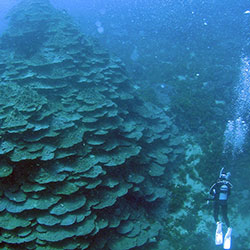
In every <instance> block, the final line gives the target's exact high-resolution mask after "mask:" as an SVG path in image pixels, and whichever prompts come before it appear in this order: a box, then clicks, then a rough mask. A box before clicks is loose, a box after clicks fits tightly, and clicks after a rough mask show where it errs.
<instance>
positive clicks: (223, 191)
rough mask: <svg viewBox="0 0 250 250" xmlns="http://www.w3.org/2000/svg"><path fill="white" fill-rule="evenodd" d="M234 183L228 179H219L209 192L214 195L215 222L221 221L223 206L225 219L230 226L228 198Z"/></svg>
mask: <svg viewBox="0 0 250 250" xmlns="http://www.w3.org/2000/svg"><path fill="white" fill-rule="evenodd" d="M232 187H233V186H232V184H231V183H230V182H229V181H227V180H218V181H217V182H216V183H214V184H213V185H212V186H211V188H210V190H209V193H210V195H212V196H213V200H214V220H215V222H218V221H219V210H220V208H221V213H222V216H223V219H224V221H225V223H226V225H227V226H228V227H230V223H229V220H228V217H227V199H228V196H229V195H230V193H231V188H232Z"/></svg>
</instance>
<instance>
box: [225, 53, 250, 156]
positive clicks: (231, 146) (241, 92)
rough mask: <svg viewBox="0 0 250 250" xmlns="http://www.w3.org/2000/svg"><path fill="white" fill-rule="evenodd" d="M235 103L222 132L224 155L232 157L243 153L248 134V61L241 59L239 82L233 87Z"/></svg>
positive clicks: (249, 109)
mask: <svg viewBox="0 0 250 250" xmlns="http://www.w3.org/2000/svg"><path fill="white" fill-rule="evenodd" d="M235 92H236V97H237V99H236V102H235V107H234V109H235V112H234V119H233V120H229V121H228V122H227V125H226V130H225V132H224V153H229V152H230V153H231V154H232V155H233V157H235V156H236V155H237V154H239V153H242V152H243V151H244V144H245V141H246V136H247V133H248V130H249V128H248V123H249V120H250V119H249V114H250V59H249V58H248V57H242V58H241V71H240V77H239V81H238V82H237V85H236V87H235Z"/></svg>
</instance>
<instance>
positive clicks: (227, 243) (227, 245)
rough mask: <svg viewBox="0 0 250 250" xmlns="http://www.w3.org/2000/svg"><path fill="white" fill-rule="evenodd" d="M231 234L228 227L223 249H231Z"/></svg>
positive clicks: (230, 229)
mask: <svg viewBox="0 0 250 250" xmlns="http://www.w3.org/2000/svg"><path fill="white" fill-rule="evenodd" d="M231 234H232V228H231V227H229V228H228V229H227V233H226V235H225V238H224V249H230V248H231Z"/></svg>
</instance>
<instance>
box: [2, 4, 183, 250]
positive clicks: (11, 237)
mask: <svg viewBox="0 0 250 250" xmlns="http://www.w3.org/2000/svg"><path fill="white" fill-rule="evenodd" d="M9 19H10V26H9V28H8V29H7V31H6V32H5V34H3V36H2V37H1V40H0V52H1V53H0V80H1V83H0V84H1V88H0V95H1V100H0V110H1V115H0V124H1V132H0V155H1V158H2V167H1V170H0V177H1V179H0V185H1V187H2V188H1V202H0V228H1V236H0V241H1V248H4V249H6V250H7V249H20V248H21V249H36V250H45V249H50V250H52V249H110V250H116V249H117V250H118V249H119V250H120V249H124V250H125V249H140V247H143V249H145V248H147V249H150V248H151V246H152V245H154V246H155V245H157V244H161V245H162V247H164V244H165V241H161V240H160V239H159V238H158V237H159V236H160V232H161V230H162V229H163V226H162V225H161V224H160V222H159V221H157V220H156V219H154V218H153V217H150V216H149V214H148V213H147V211H146V208H145V206H146V204H149V203H152V204H153V203H155V202H156V201H157V200H159V199H165V198H166V196H167V193H168V190H167V186H166V183H165V182H164V180H165V176H166V175H167V176H168V175H170V171H169V170H170V169H172V168H174V167H175V163H176V158H177V157H178V156H179V155H180V154H181V153H182V152H183V147H182V139H181V137H180V136H179V132H178V129H177V127H176V126H175V125H174V123H173V121H172V119H171V118H170V117H169V116H167V115H166V113H165V112H164V111H163V110H162V109H161V108H159V107H157V106H156V105H154V104H152V103H150V102H145V101H143V100H142V99H140V97H138V96H136V94H135V92H134V90H133V88H132V87H131V85H132V84H131V81H130V79H129V78H128V76H127V73H126V70H125V68H124V65H123V64H122V62H121V60H120V59H118V58H116V57H111V56H110V55H109V54H108V53H107V52H106V51H104V50H103V49H101V48H100V47H99V46H98V45H96V44H95V43H94V42H93V41H92V40H91V39H88V38H86V37H85V36H84V35H83V34H81V32H79V30H78V28H77V27H76V26H75V25H74V24H73V23H72V21H71V19H70V18H69V17H68V16H67V15H65V14H64V13H61V12H59V11H57V10H55V9H54V8H53V7H52V6H51V5H50V4H49V1H44V0H32V1H30V0H24V1H21V2H20V4H18V5H17V6H16V7H15V8H14V9H13V11H12V12H10V15H9ZM17 24H18V25H17ZM20 24H22V25H20ZM41 28H42V30H41ZM38 31H39V35H38ZM31 37H32V39H30V38H31ZM37 41H39V43H37ZM132 197H133V198H132ZM131 199H132V200H131ZM136 200H137V201H136ZM138 200H140V202H138ZM155 239H159V240H158V241H157V242H154V241H155ZM152 241H153V242H152ZM152 247H153V246H152ZM152 249H154V248H152ZM159 249H160V248H159Z"/></svg>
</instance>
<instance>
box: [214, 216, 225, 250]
mask: <svg viewBox="0 0 250 250" xmlns="http://www.w3.org/2000/svg"><path fill="white" fill-rule="evenodd" d="M221 244H223V232H222V222H220V221H218V222H217V227H216V232H215V245H217V246H218V245H221Z"/></svg>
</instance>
